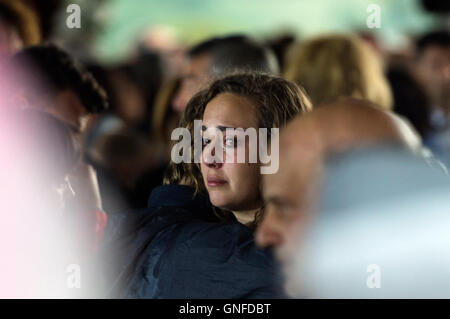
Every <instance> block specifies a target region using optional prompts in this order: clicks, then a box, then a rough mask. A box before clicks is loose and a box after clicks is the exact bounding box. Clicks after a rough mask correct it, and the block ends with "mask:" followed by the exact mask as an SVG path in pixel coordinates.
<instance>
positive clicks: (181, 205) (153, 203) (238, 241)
mask: <svg viewBox="0 0 450 319" xmlns="http://www.w3.org/2000/svg"><path fill="white" fill-rule="evenodd" d="M128 224H130V223H129V222H128ZM131 225H132V226H131V227H130V226H129V225H128V226H126V227H125V226H123V225H122V226H121V230H120V232H119V233H118V234H119V235H118V236H117V238H116V240H114V241H112V242H111V245H112V246H113V247H114V249H115V250H116V257H117V260H116V261H115V263H116V265H118V267H117V269H116V271H115V273H114V272H113V277H115V278H114V279H113V281H112V284H113V288H112V290H111V291H110V294H109V296H110V297H125V298H183V299H184V298H278V297H280V296H281V295H280V291H281V288H280V286H281V285H280V281H279V280H278V279H279V278H278V276H277V274H278V272H277V269H276V264H275V262H274V259H273V256H272V254H271V253H270V252H268V251H262V250H260V249H259V248H257V247H256V246H255V242H254V237H253V232H252V231H251V230H250V229H249V228H247V227H245V226H244V225H242V224H241V223H239V222H237V221H230V222H220V221H219V220H218V219H217V218H216V217H215V215H214V214H213V212H212V210H211V205H210V204H209V199H208V198H207V197H205V196H202V195H197V196H194V189H193V188H191V187H188V186H182V185H164V186H160V187H157V188H156V189H154V190H153V192H152V194H151V196H150V199H149V203H148V209H147V210H145V211H143V212H141V213H140V215H139V216H138V217H137V218H136V219H135V220H134V221H133V222H132V223H131ZM124 228H125V229H127V230H123V229H124Z"/></svg>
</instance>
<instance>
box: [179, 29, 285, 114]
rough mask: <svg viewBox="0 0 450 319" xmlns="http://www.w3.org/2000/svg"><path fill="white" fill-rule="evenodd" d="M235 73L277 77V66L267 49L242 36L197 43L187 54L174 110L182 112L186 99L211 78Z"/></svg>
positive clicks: (271, 53) (205, 84)
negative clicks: (275, 75)
mask: <svg viewBox="0 0 450 319" xmlns="http://www.w3.org/2000/svg"><path fill="white" fill-rule="evenodd" d="M238 71H241V72H245V71H247V72H248V71H251V72H262V73H269V74H278V72H279V67H278V62H277V60H276V57H275V55H274V53H273V52H272V51H271V50H270V49H269V48H268V47H266V46H264V45H262V44H259V43H257V42H255V41H254V40H252V39H251V38H248V37H246V36H244V35H232V36H227V37H222V38H220V37H218V38H212V39H209V40H206V41H204V42H201V43H199V44H197V45H196V46H194V47H193V48H191V49H190V50H189V52H188V53H187V63H186V67H185V69H184V71H183V74H182V82H181V86H180V89H179V91H178V93H177V94H176V96H175V98H174V101H173V106H174V108H175V109H176V110H177V111H178V112H182V111H183V110H184V109H185V107H186V105H187V102H188V101H189V99H190V98H191V97H192V96H193V95H194V94H195V93H197V92H199V91H200V90H201V89H203V88H205V87H206V86H207V85H208V84H210V83H211V82H212V81H213V80H214V79H216V78H217V77H221V76H224V75H226V74H229V73H233V72H238Z"/></svg>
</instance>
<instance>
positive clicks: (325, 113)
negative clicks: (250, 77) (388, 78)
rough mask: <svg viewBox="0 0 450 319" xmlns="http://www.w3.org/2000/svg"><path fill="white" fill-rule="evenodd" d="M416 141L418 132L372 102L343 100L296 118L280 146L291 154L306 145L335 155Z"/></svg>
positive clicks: (285, 131)
mask: <svg viewBox="0 0 450 319" xmlns="http://www.w3.org/2000/svg"><path fill="white" fill-rule="evenodd" d="M408 131H409V132H408ZM308 137H309V138H310V140H308ZM415 139H417V136H416V133H414V131H413V130H412V129H411V128H410V127H408V125H407V124H405V123H404V122H403V121H402V120H401V119H400V118H399V117H397V116H396V115H394V114H392V113H389V112H386V111H382V110H380V109H379V108H377V106H376V105H375V104H372V103H371V102H368V101H364V100H357V99H343V100H340V101H338V102H335V103H332V104H327V105H323V106H320V107H318V108H316V109H314V110H313V111H312V112H310V113H307V114H304V115H301V116H299V117H297V118H296V119H294V120H293V121H292V122H291V123H289V125H288V126H287V127H286V128H285V129H284V130H283V131H282V133H281V137H280V145H281V147H283V145H284V146H288V147H289V149H288V152H294V151H295V148H297V149H298V148H299V147H300V148H303V147H304V146H305V145H306V146H307V148H309V149H315V150H316V151H318V152H332V151H339V150H345V149H347V148H351V147H356V146H358V145H359V144H367V143H374V142H382V141H386V142H388V141H395V142H400V143H402V144H404V145H406V146H411V145H410V144H414V143H416V141H415ZM296 141H297V143H296ZM282 153H283V150H282Z"/></svg>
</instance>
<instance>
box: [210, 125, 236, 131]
mask: <svg viewBox="0 0 450 319" xmlns="http://www.w3.org/2000/svg"><path fill="white" fill-rule="evenodd" d="M217 128H218V129H219V130H220V131H222V132H225V131H226V129H227V128H231V129H236V128H235V127H231V126H223V125H218V126H217ZM207 129H208V128H207V127H206V126H204V125H202V131H206V130H207Z"/></svg>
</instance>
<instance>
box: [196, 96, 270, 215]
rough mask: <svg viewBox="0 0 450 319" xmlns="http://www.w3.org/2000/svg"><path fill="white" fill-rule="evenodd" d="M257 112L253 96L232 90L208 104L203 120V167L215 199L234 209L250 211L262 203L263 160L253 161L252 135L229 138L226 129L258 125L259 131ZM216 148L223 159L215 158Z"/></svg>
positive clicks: (215, 201)
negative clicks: (241, 160) (242, 155)
mask: <svg viewBox="0 0 450 319" xmlns="http://www.w3.org/2000/svg"><path fill="white" fill-rule="evenodd" d="M255 113H256V112H255V106H254V104H253V103H252V101H251V100H249V99H248V98H245V97H242V96H238V95H233V94H231V93H222V94H219V95H217V96H216V97H215V98H214V99H212V100H211V101H210V102H209V103H208V105H207V106H206V109H205V112H204V114H203V123H202V124H203V127H202V137H203V147H204V148H203V153H202V161H201V171H202V175H203V181H204V182H205V185H206V188H207V190H208V193H209V197H210V200H211V203H212V204H213V205H214V206H216V207H220V208H223V209H227V210H230V211H246V210H253V209H258V208H259V207H260V206H261V197H260V164H259V162H256V163H250V162H249V139H248V138H245V139H241V142H240V143H239V142H238V141H239V139H237V138H233V137H228V138H227V136H226V131H225V130H224V128H242V129H244V130H246V129H247V128H255V129H256V132H258V120H257V117H256V114H255ZM217 131H221V132H222V135H223V138H222V141H220V140H219V137H217V136H216V132H217ZM237 135H238V136H239V135H240V136H243V135H244V134H242V133H237ZM216 139H217V141H216ZM242 141H245V143H242ZM215 143H219V147H217V146H216V148H215ZM233 143H234V146H233V145H232V144H233ZM256 143H257V142H256ZM216 149H219V151H221V152H222V154H223V162H222V163H220V162H218V161H214V160H213V157H214V155H215V150H216ZM256 149H258V145H256ZM238 152H243V153H245V163H238V160H237V154H238Z"/></svg>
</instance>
